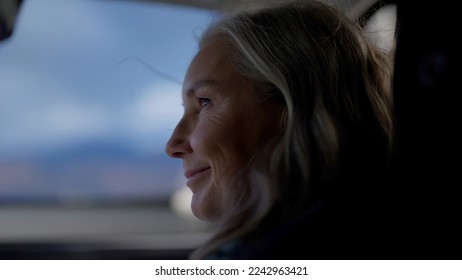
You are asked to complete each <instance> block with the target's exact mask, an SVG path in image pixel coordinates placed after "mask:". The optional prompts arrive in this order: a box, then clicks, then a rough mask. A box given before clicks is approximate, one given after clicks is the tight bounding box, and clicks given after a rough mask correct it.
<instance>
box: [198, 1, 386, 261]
mask: <svg viewBox="0 0 462 280" xmlns="http://www.w3.org/2000/svg"><path fill="white" fill-rule="evenodd" d="M216 39H218V40H223V41H224V42H226V43H228V44H230V46H231V47H232V50H233V53H232V63H233V69H234V71H236V73H238V74H239V75H241V76H242V77H243V78H245V79H248V80H250V81H252V82H254V83H255V84H256V85H259V88H260V89H261V90H260V94H261V96H260V98H261V102H268V101H270V100H272V101H276V102H279V103H280V104H281V108H282V110H281V111H280V112H277V113H279V114H280V120H281V125H282V127H283V130H282V133H281V135H277V136H275V137H274V139H272V140H271V141H269V142H268V144H267V145H265V146H264V147H261V149H260V150H259V151H257V152H256V154H255V156H254V158H253V159H252V161H251V162H250V163H249V168H248V169H246V170H243V171H242V174H239V176H238V179H237V180H236V187H235V188H234V186H233V188H230V189H232V193H231V192H230V193H227V194H225V195H226V198H224V199H225V200H226V201H228V202H229V205H228V206H229V207H227V209H228V212H227V213H226V215H224V216H223V217H222V220H221V222H220V224H219V226H218V227H217V232H216V233H215V235H214V236H212V238H211V239H210V240H209V241H208V242H206V243H205V244H203V246H201V247H200V248H198V249H197V250H196V251H195V252H193V254H192V255H191V258H194V259H199V258H204V257H205V256H206V255H207V254H209V253H211V252H213V251H214V250H216V249H217V248H219V247H220V246H222V245H224V244H226V243H227V242H230V241H231V240H235V239H243V238H244V239H245V238H246V236H249V235H252V234H257V233H258V232H259V230H261V229H262V228H263V229H264V228H265V226H266V225H268V224H269V223H280V222H283V221H284V220H285V219H287V217H288V215H293V214H295V213H297V211H300V210H301V209H303V208H304V207H306V206H307V205H308V204H309V203H310V201H313V200H314V199H317V198H319V197H322V196H323V195H326V194H327V193H329V192H330V191H332V189H333V187H332V182H334V181H341V180H342V178H348V179H352V178H357V176H361V173H362V172H369V171H370V170H374V169H375V170H380V169H381V168H383V167H384V166H385V165H386V162H387V159H388V155H389V152H390V149H391V146H392V142H393V118H392V112H391V108H392V94H391V74H392V73H391V72H392V66H391V59H390V58H391V54H388V53H386V52H385V51H382V50H380V49H378V48H377V47H376V46H375V45H374V44H373V43H372V42H370V41H369V40H368V38H367V37H366V36H365V34H364V33H363V31H362V29H361V27H360V26H359V24H357V23H356V22H355V21H353V20H350V19H349V18H347V16H346V15H344V14H343V13H342V12H340V11H339V10H337V9H336V8H334V7H333V6H330V5H327V4H324V3H321V2H318V1H300V2H291V3H289V4H284V5H279V6H274V7H267V8H264V9H260V10H257V11H253V12H239V13H235V14H231V15H226V16H224V17H222V18H220V19H219V20H218V21H217V22H215V23H213V24H212V25H211V26H210V27H209V28H208V29H207V30H206V32H205V33H204V34H203V36H202V37H201V40H200V44H199V47H201V46H203V45H204V44H206V43H207V42H209V41H210V40H216ZM275 113H276V112H275ZM343 191H347V190H343ZM270 215H272V216H271V217H272V218H271V219H269V218H268V217H270Z"/></svg>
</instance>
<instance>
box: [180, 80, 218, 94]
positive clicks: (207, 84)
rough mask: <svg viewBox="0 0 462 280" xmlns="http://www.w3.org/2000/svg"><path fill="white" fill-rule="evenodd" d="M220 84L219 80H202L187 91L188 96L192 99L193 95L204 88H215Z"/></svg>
mask: <svg viewBox="0 0 462 280" xmlns="http://www.w3.org/2000/svg"><path fill="white" fill-rule="evenodd" d="M217 84H218V81H217V80H200V81H197V82H195V83H193V84H192V85H191V86H190V87H189V88H188V89H187V90H186V96H187V97H190V96H191V95H193V94H194V93H195V92H196V91H198V90H199V89H201V88H204V87H213V86H216V85H217Z"/></svg>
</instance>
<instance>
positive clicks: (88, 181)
mask: <svg viewBox="0 0 462 280" xmlns="http://www.w3.org/2000/svg"><path fill="white" fill-rule="evenodd" d="M215 14H216V12H212V11H208V10H203V9H196V8H189V7H184V6H179V5H166V4H157V3H153V2H148V1H91V0H66V1H60V0H34V1H23V3H22V5H21V10H20V14H19V16H18V18H17V20H16V26H15V31H14V33H13V35H12V37H10V38H8V39H7V40H5V41H3V42H1V43H0V57H1V59H0V61H1V62H0V79H1V82H0V94H1V95H0V98H1V102H0V106H1V108H0V110H1V117H0V140H1V141H0V152H1V158H0V183H1V188H0V201H1V202H2V203H24V202H26V203H31V202H34V203H37V202H46V203H81V202H83V203H92V202H97V203H101V202H110V203H114V202H123V203H126V202H145V201H151V202H152V201H166V200H167V199H169V197H170V196H171V195H172V194H173V193H174V192H175V191H176V190H178V189H179V188H181V187H183V183H184V182H183V179H182V175H181V174H182V171H181V162H180V161H179V160H175V159H170V158H168V157H167V156H166V155H165V153H164V145H165V142H166V141H167V139H168V137H169V136H170V134H171V132H172V129H173V128H174V126H175V125H176V122H177V121H178V120H179V117H181V114H182V111H183V108H182V106H181V81H182V79H183V76H184V73H185V71H186V68H187V66H188V63H189V61H190V59H191V58H192V56H193V55H194V53H195V52H196V50H197V37H198V36H199V35H200V34H201V31H202V30H203V28H204V27H206V26H207V24H209V22H210V21H211V20H212V19H213V16H214V15H215Z"/></svg>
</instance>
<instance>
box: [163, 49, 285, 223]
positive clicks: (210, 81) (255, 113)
mask: <svg viewBox="0 0 462 280" xmlns="http://www.w3.org/2000/svg"><path fill="white" fill-rule="evenodd" d="M230 55H231V51H230V47H229V45H228V44H227V43H226V42H223V41H218V40H212V41H210V42H208V43H206V44H205V45H204V46H203V47H202V48H201V49H200V50H199V52H198V53H197V54H196V56H195V57H194V59H193V60H192V62H191V64H190V65H189V68H188V70H187V73H186V76H185V80H184V82H183V92H182V98H183V106H184V114H183V117H182V118H181V120H180V121H179V123H178V124H177V126H176V128H175V130H174V132H173V134H172V136H171V138H170V139H169V141H168V143H167V145H166V152H167V154H168V155H169V156H171V157H174V158H180V159H182V160H183V170H184V176H185V177H186V180H187V183H186V184H187V186H188V187H189V188H190V189H191V191H192V193H193V198H192V202H191V208H192V211H193V213H194V215H195V216H196V217H198V218H200V219H203V220H216V219H217V218H219V217H220V216H221V214H222V213H223V211H224V210H225V209H222V206H223V205H224V204H225V203H222V200H221V199H223V198H222V194H223V193H224V191H232V190H230V189H229V188H233V185H232V183H231V182H232V180H233V179H234V177H235V175H236V174H238V172H239V171H240V170H242V169H243V168H245V166H246V165H247V163H248V162H249V160H250V158H251V157H252V155H253V154H254V152H255V150H256V148H257V147H258V146H259V145H261V144H263V143H264V142H265V140H268V138H269V137H271V136H272V135H274V134H275V133H276V129H277V127H278V124H279V121H278V117H277V111H276V110H277V109H276V107H275V105H274V104H272V103H271V102H264V103H260V102H259V101H258V91H257V88H256V86H255V85H254V84H253V83H251V82H249V81H247V80H245V79H243V78H242V77H241V76H239V75H237V74H236V73H234V71H233V70H232V67H231V60H230V59H231V57H230ZM236 191H237V190H236ZM224 199H226V197H224Z"/></svg>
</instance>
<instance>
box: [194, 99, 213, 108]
mask: <svg viewBox="0 0 462 280" xmlns="http://www.w3.org/2000/svg"><path fill="white" fill-rule="evenodd" d="M210 102H211V101H210V99H208V98H205V97H199V98H197V103H198V104H199V107H200V108H205V107H208V106H210ZM204 103H207V105H204Z"/></svg>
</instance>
